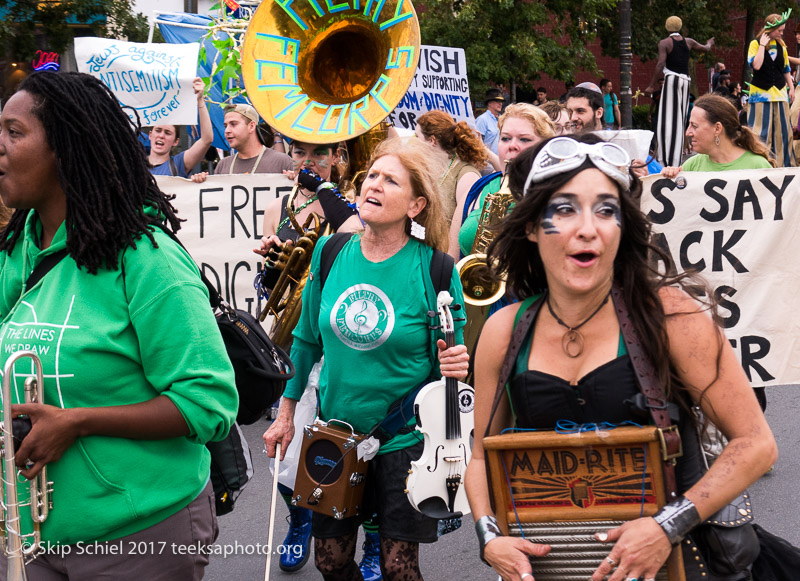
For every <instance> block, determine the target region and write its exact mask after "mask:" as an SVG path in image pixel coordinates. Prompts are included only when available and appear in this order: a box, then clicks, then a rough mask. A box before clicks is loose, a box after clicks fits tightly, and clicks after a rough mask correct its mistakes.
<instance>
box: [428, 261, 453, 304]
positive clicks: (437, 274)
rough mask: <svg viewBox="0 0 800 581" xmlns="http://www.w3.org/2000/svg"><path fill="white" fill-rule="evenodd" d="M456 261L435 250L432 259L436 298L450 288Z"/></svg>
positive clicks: (432, 278) (432, 279)
mask: <svg viewBox="0 0 800 581" xmlns="http://www.w3.org/2000/svg"><path fill="white" fill-rule="evenodd" d="M455 263H456V261H455V260H453V257H452V256H450V255H449V254H447V253H446V252H442V251H441V250H437V249H434V250H433V256H432V257H431V282H432V283H433V291H434V296H435V297H438V296H439V293H440V292H442V291H443V290H448V289H449V288H450V279H451V278H452V277H453V267H454V266H455Z"/></svg>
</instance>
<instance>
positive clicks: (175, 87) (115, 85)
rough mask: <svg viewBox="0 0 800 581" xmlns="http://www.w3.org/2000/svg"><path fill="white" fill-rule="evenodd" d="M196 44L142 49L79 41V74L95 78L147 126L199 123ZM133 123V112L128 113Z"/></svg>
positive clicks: (115, 42)
mask: <svg viewBox="0 0 800 581" xmlns="http://www.w3.org/2000/svg"><path fill="white" fill-rule="evenodd" d="M199 50H200V45H199V44H198V43H187V44H163V43H162V44H143V43H136V42H124V41H121V40H113V39H108V38H94V37H83V38H76V39H75V59H76V60H77V62H78V70H79V71H80V72H82V73H89V74H90V75H92V76H94V77H97V78H98V79H100V80H101V81H103V83H105V85H106V86H107V87H108V88H109V89H111V91H112V92H113V93H114V95H115V96H116V97H117V99H119V102H120V104H121V105H123V106H128V107H132V108H133V109H135V110H136V111H137V112H138V114H139V120H140V122H141V124H142V126H144V127H149V126H153V125H165V124H166V125H195V124H197V99H196V98H195V96H194V90H193V89H192V81H193V80H194V78H195V77H196V76H197V54H198V51H199ZM126 113H128V115H130V117H131V119H134V117H135V115H134V114H133V112H131V111H128V110H126Z"/></svg>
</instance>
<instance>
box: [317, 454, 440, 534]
mask: <svg viewBox="0 0 800 581" xmlns="http://www.w3.org/2000/svg"><path fill="white" fill-rule="evenodd" d="M423 448H424V444H423V443H422V442H419V443H417V444H414V445H413V446H411V447H409V448H404V449H402V450H397V451H396V452H389V453H388V454H382V455H380V456H376V457H375V459H374V460H372V461H371V462H370V465H369V476H368V477H367V483H366V490H365V491H364V502H363V506H362V507H361V514H360V515H359V516H354V517H350V518H344V519H341V520H336V519H335V518H333V517H332V516H328V515H324V514H319V513H316V512H315V513H314V515H313V517H312V520H311V534H312V535H314V537H316V538H320V539H329V538H335V537H344V536H348V535H351V534H353V533H357V532H358V527H359V525H360V524H361V523H362V522H363V521H365V520H367V519H368V518H369V517H370V516H371V515H372V514H373V513H377V514H378V533H379V534H380V536H382V537H386V538H389V539H395V540H397V541H406V542H410V543H434V542H436V539H437V538H438V522H439V521H437V520H436V519H434V518H430V517H428V516H425V515H424V514H422V513H421V512H419V511H417V510H416V509H415V508H414V507H413V506H411V503H410V502H409V501H408V496H407V495H406V493H405V488H406V477H407V476H408V470H409V468H411V461H412V460H417V459H418V458H419V457H420V456H421V455H422V450H423Z"/></svg>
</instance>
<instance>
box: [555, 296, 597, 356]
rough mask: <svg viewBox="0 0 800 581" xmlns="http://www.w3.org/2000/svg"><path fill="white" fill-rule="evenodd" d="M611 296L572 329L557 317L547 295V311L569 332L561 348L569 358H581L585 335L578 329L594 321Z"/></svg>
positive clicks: (564, 337) (565, 335) (563, 339)
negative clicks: (593, 318)
mask: <svg viewBox="0 0 800 581" xmlns="http://www.w3.org/2000/svg"><path fill="white" fill-rule="evenodd" d="M610 296H611V292H610V291H609V293H608V294H607V295H606V298H604V299H603V302H602V303H600V306H599V307H597V308H596V309H595V310H594V312H593V313H592V314H591V315H589V316H588V317H586V319H584V320H583V322H582V323H580V324H579V325H575V326H574V327H570V326H569V325H567V324H566V323H565V322H564V321H562V320H561V319H560V318H559V316H558V315H556V313H555V311H553V307H552V306H551V305H550V295H549V294H548V295H547V300H546V301H545V302H547V310H548V311H550V314H551V315H552V316H553V318H554V319H555V320H556V322H557V323H558V324H559V325H561V326H562V327H566V328H567V330H566V332H565V333H564V336H563V337H561V348H562V349H563V350H564V353H566V354H567V357H570V358H572V359H575V358H576V357H580V356H581V353H583V335H581V334H580V333H579V332H578V329H580V328H581V327H583V326H584V325H585V324H586V323H588V322H589V321H591V320H592V317H594V316H595V315H596V314H597V313H599V312H600V309H602V308H603V307H604V306H605V304H606V303H607V302H608V298H609V297H610Z"/></svg>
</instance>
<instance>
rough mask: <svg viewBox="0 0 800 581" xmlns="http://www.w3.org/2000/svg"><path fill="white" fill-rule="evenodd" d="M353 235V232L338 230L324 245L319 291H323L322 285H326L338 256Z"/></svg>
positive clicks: (320, 263) (321, 256) (320, 261)
mask: <svg viewBox="0 0 800 581" xmlns="http://www.w3.org/2000/svg"><path fill="white" fill-rule="evenodd" d="M352 237H353V233H352V232H337V233H336V234H333V235H332V236H331V237H330V239H329V240H328V241H327V242H326V243H325V245H324V246H323V247H322V250H321V255H320V257H319V291H320V292H322V287H324V286H325V280H326V279H327V278H328V274H329V273H330V271H331V267H332V266H333V263H334V261H335V260H336V257H337V256H339V253H340V252H341V251H342V248H344V245H345V244H347V241H348V240H350V239H351V238H352Z"/></svg>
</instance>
